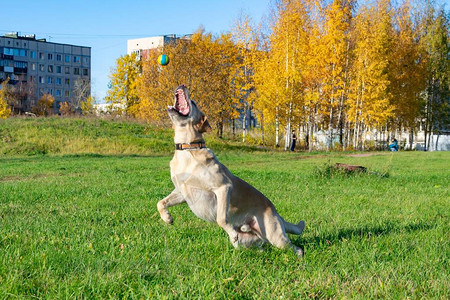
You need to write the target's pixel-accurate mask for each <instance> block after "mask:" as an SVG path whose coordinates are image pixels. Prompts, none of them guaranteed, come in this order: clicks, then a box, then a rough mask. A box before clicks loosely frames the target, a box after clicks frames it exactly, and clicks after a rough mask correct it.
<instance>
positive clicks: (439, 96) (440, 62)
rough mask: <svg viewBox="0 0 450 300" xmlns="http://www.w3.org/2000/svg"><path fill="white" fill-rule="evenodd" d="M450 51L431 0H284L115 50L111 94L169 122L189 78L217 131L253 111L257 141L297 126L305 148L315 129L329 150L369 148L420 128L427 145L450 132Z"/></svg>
mask: <svg viewBox="0 0 450 300" xmlns="http://www.w3.org/2000/svg"><path fill="white" fill-rule="evenodd" d="M449 48H450V46H449V14H448V11H446V10H445V8H444V7H439V6H437V5H435V4H434V3H433V2H430V1H417V2H414V1H412V0H411V1H408V0H404V1H400V2H399V3H397V2H395V3H394V2H393V1H390V0H376V1H356V0H333V1H326V0H315V1H313V0H280V1H277V2H275V3H274V4H273V6H272V7H271V11H270V16H269V17H268V18H267V20H264V21H262V22H261V23H259V24H256V25H255V24H254V23H253V22H252V20H251V19H250V18H249V17H248V16H245V15H242V16H240V17H239V18H238V19H237V20H236V22H235V24H234V26H233V28H231V30H230V32H228V33H223V34H220V35H219V36H213V35H212V34H211V33H207V32H205V31H204V30H202V29H199V30H198V31H197V32H196V33H195V34H193V35H192V38H191V39H189V40H185V39H180V40H178V41H177V42H176V43H172V44H169V45H166V46H165V47H164V49H159V50H155V51H150V52H149V54H148V57H147V58H146V59H143V60H141V59H139V58H138V57H136V54H132V55H126V56H122V57H120V58H119V59H118V60H117V65H116V67H115V69H114V70H113V72H112V74H111V86H110V89H109V91H108V95H107V97H106V100H107V101H109V102H111V103H113V104H121V105H122V107H123V109H124V111H125V112H126V113H127V114H128V115H131V116H134V117H136V118H139V119H143V120H146V121H149V122H159V121H162V122H164V120H166V119H167V118H166V114H165V112H164V111H165V109H166V107H167V105H171V104H172V102H173V95H172V94H173V90H174V88H175V87H176V86H177V85H179V84H186V85H187V86H188V87H189V88H190V90H191V96H192V98H193V99H196V100H197V101H198V102H199V105H200V107H202V109H203V110H204V111H205V112H206V114H207V115H208V117H209V119H210V120H211V121H212V122H213V123H214V124H215V125H216V126H215V128H216V130H217V134H218V135H219V136H222V135H223V132H224V129H225V128H233V131H234V130H235V129H236V128H235V127H236V123H235V122H236V120H237V119H238V118H239V116H240V114H241V113H242V112H246V111H248V110H252V111H253V113H254V114H256V116H257V119H258V123H259V124H260V128H259V129H258V132H259V134H260V137H259V138H258V141H259V142H260V143H262V144H268V143H273V144H274V145H277V146H278V145H281V144H282V141H281V140H282V138H283V137H284V139H285V141H284V144H285V145H286V147H287V145H289V143H290V138H291V135H290V133H291V132H292V130H295V131H297V132H299V133H301V134H302V140H303V145H304V146H305V147H306V149H309V150H313V149H314V148H315V147H317V145H318V144H317V135H318V133H319V132H324V133H325V134H326V137H327V139H326V140H327V143H326V147H327V149H328V150H332V149H364V148H365V147H367V141H366V139H367V137H368V135H369V134H376V135H378V139H379V140H381V139H383V137H384V139H386V137H388V136H393V135H398V134H399V133H400V132H404V131H408V132H411V134H412V133H414V132H415V131H417V130H418V127H419V124H420V126H422V128H423V130H424V131H425V141H426V146H427V147H429V143H430V136H431V135H432V134H433V133H435V132H438V131H442V130H445V129H447V130H448V129H449V128H450V126H449V119H450V113H449V112H450V111H449V109H450V108H449V97H450V92H449V91H450V87H449V85H450V81H449V73H450V66H449V55H450V54H449ZM161 51H163V52H164V53H165V54H166V55H168V56H169V57H170V60H171V62H170V63H169V64H168V65H167V66H160V65H159V64H158V63H157V57H158V55H159V54H160V53H161ZM246 115H247V114H244V116H246ZM244 124H245V122H244ZM242 129H243V130H242V134H243V138H244V139H245V138H246V134H247V133H248V132H247V128H246V127H245V125H244V127H243V128H242ZM269 136H270V137H273V138H269Z"/></svg>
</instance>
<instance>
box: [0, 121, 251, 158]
mask: <svg viewBox="0 0 450 300" xmlns="http://www.w3.org/2000/svg"><path fill="white" fill-rule="evenodd" d="M208 145H210V146H213V147H214V149H218V150H240V151H255V150H258V149H257V148H256V147H254V146H248V145H244V144H242V143H238V142H233V141H230V140H228V141H224V140H219V139H217V138H215V137H214V136H213V135H210V136H209V139H208ZM173 148H174V146H173V131H172V130H171V129H170V128H167V127H156V126H152V125H148V124H144V123H138V122H130V121H123V120H121V119H117V120H114V119H110V120H107V119H106V120H102V119H95V118H60V117H51V118H21V117H17V118H10V119H6V120H1V119H0V157H1V156H13V155H22V156H23V155H48V154H50V155H52V154H58V155H63V154H69V155H72V154H92V153H95V154H104V155H146V156H148V155H153V156H154V155H168V154H169V153H171V151H172V149H173Z"/></svg>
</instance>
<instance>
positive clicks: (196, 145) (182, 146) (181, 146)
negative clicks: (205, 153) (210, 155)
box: [175, 142, 206, 150]
mask: <svg viewBox="0 0 450 300" xmlns="http://www.w3.org/2000/svg"><path fill="white" fill-rule="evenodd" d="M202 148H206V144H205V143H204V142H198V143H192V144H185V143H179V144H175V150H194V149H202Z"/></svg>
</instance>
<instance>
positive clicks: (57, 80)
mask: <svg viewBox="0 0 450 300" xmlns="http://www.w3.org/2000/svg"><path fill="white" fill-rule="evenodd" d="M61 83H62V80H61V78H60V77H56V84H58V85H61Z"/></svg>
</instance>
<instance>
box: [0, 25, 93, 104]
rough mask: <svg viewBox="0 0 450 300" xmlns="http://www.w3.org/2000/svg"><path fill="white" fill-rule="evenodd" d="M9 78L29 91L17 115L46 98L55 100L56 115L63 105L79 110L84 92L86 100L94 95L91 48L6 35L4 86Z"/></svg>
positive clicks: (0, 67)
mask: <svg viewBox="0 0 450 300" xmlns="http://www.w3.org/2000/svg"><path fill="white" fill-rule="evenodd" d="M7 78H9V79H10V81H9V83H10V84H11V85H15V86H23V87H26V88H25V89H26V93H22V97H21V99H20V103H18V104H16V105H15V107H13V109H14V110H15V111H16V112H17V113H23V112H29V111H31V109H32V108H33V106H34V105H35V104H36V103H37V101H38V100H39V99H40V98H41V97H42V95H43V94H51V95H52V96H53V97H54V98H55V103H54V107H53V108H54V111H55V112H58V109H59V107H60V105H61V103H62V102H69V103H71V104H75V106H76V104H77V103H75V102H77V101H79V99H80V96H79V94H80V91H81V90H82V93H83V95H82V97H86V98H87V97H88V96H89V95H90V82H91V48H90V47H85V46H76V45H69V44H60V43H53V42H47V41H46V40H45V39H36V37H35V35H24V36H21V35H19V34H18V33H17V32H14V33H10V34H5V35H3V36H0V82H3V81H5V80H6V79H7ZM80 86H82V88H81V87H80Z"/></svg>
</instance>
